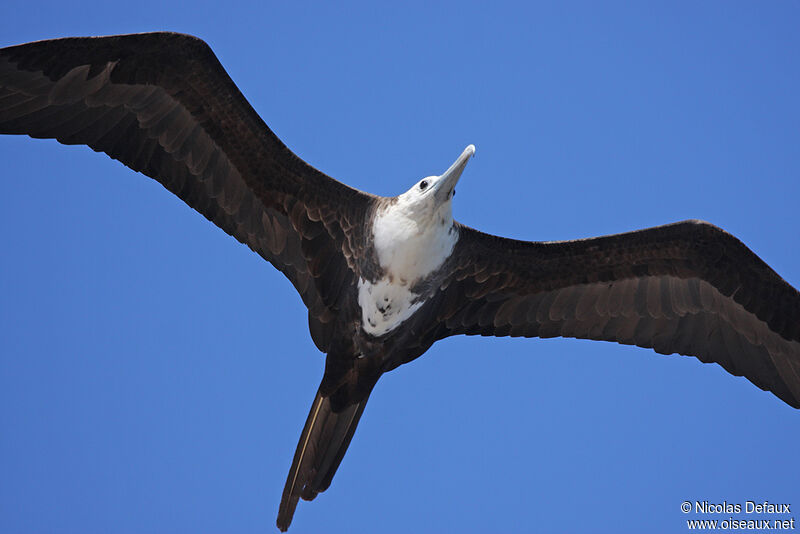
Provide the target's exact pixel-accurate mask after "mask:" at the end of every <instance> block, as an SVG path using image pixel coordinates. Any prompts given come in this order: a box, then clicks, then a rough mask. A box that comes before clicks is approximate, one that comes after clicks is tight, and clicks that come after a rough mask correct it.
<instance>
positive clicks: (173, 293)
mask: <svg viewBox="0 0 800 534" xmlns="http://www.w3.org/2000/svg"><path fill="white" fill-rule="evenodd" d="M287 4H288V3H285V2H280V3H269V2H265V3H257V4H252V5H239V4H235V3H232V2H197V3H193V4H192V7H191V8H190V9H189V10H188V11H187V10H185V9H184V8H181V7H178V6H177V5H176V6H174V7H171V6H162V5H161V2H151V1H147V0H144V1H139V2H136V3H135V5H133V4H128V3H125V4H123V3H115V2H103V3H86V4H84V6H85V7H83V6H82V7H76V6H77V5H78V4H75V3H72V2H55V3H50V2H40V3H30V2H21V1H17V0H11V1H8V0H7V2H6V6H5V8H4V13H5V15H4V17H3V18H2V19H0V45H2V46H6V45H12V44H17V43H21V42H26V41H31V40H37V39H45V38H53V37H63V36H73V35H104V34H114V33H128V32H140V31H153V30H174V31H181V32H186V33H192V34H195V35H198V36H200V37H202V38H203V39H205V40H206V41H207V42H208V43H209V44H210V45H211V46H212V48H213V49H214V50H215V52H216V53H217V55H218V57H219V58H220V60H221V62H222V63H223V65H224V66H225V67H226V68H227V69H228V72H229V73H230V75H231V76H232V78H233V80H234V81H235V82H236V83H237V84H238V85H239V87H240V88H241V90H242V92H243V93H244V95H245V96H246V97H247V98H248V99H249V101H250V102H251V103H252V104H253V106H254V107H255V109H256V110H257V111H258V112H259V113H260V114H261V115H262V116H263V117H264V120H265V121H266V122H267V124H269V125H270V127H271V128H272V129H273V130H274V131H275V132H276V133H277V134H278V136H279V137H281V139H283V140H284V142H285V143H286V144H287V145H288V146H289V147H290V148H291V149H293V150H294V151H295V152H296V153H297V154H298V155H299V156H300V157H302V158H303V159H305V160H306V161H308V162H309V163H311V164H313V165H314V166H316V167H318V168H319V169H321V170H323V171H325V172H326V173H328V174H330V175H331V176H333V177H336V178H337V179H340V180H342V181H345V182H347V183H348V184H351V185H353V186H355V187H358V188H361V189H365V190H368V191H371V192H374V193H378V194H384V195H394V194H397V193H399V192H402V191H404V190H406V189H407V188H408V187H409V186H410V185H411V184H412V183H414V182H415V181H416V180H418V179H419V178H421V177H422V176H425V175H430V174H439V173H440V172H441V171H443V170H444V169H446V168H447V167H448V166H449V164H450V163H451V162H452V161H453V159H455V157H456V156H458V154H459V153H460V152H461V150H462V149H463V148H464V147H465V146H466V145H467V144H469V143H474V144H475V145H476V147H477V155H476V158H475V159H474V160H473V161H471V162H470V163H469V165H468V166H467V169H466V171H465V174H464V176H463V178H462V181H461V183H460V185H459V188H458V193H459V194H458V196H457V198H456V200H455V204H454V212H455V216H456V218H457V219H458V220H460V221H461V222H463V223H465V224H468V225H471V226H474V227H477V228H479V229H481V230H484V231H487V232H491V233H497V234H501V235H506V236H512V237H516V238H522V239H531V240H556V239H570V238H579V237H589V236H594V235H601V234H609V233H615V232H622V231H628V230H634V229H638V228H643V227H648V226H654V225H658V224H664V223H668V222H674V221H678V220H683V219H687V218H700V219H705V220H708V221H711V222H713V223H714V224H717V225H718V226H721V227H722V228H725V229H726V230H728V231H730V232H731V233H733V234H734V235H736V236H738V237H739V238H740V239H742V240H743V241H744V242H745V243H746V244H747V245H748V246H749V247H751V248H752V249H753V250H754V251H755V252H756V253H757V254H759V255H760V256H761V257H762V258H763V259H764V260H765V261H767V262H768V263H769V264H770V265H771V266H772V267H773V268H774V269H775V270H776V271H777V272H778V273H779V274H781V275H782V276H783V277H784V278H785V279H786V280H787V281H789V282H790V283H792V284H793V285H794V286H796V287H797V286H800V254H798V252H797V243H798V237H800V236H799V235H798V234H799V233H800V230H799V229H800V209H798V202H797V199H798V196H799V195H800V180H799V178H800V152H798V146H800V129H798V124H800V105H798V102H799V101H798V95H800V55H798V53H797V51H798V50H800V42H798V41H800V35H799V34H798V32H797V25H798V22H800V7H798V4H797V3H793V2H778V1H776V2H769V3H756V2H750V3H746V2H729V1H725V2H702V3H697V2H663V3H652V2H647V3H644V2H641V3H632V2H631V3H604V4H600V3H597V2H586V3H583V2H570V3H524V4H523V3H518V4H517V3H506V2H489V3H487V2H480V3H477V2H476V3H470V2H457V3H455V2H454V3H439V4H436V5H434V6H429V5H426V4H424V3H404V4H400V3H393V4H392V5H391V6H389V7H385V6H381V7H378V5H377V4H376V3H364V4H357V3H346V2H345V3H342V2H340V3H336V4H335V5H333V3H331V4H325V5H321V4H313V3H302V2H295V3H292V5H291V7H289V6H287ZM0 160H1V161H2V162H3V166H2V171H0V183H2V195H3V200H4V202H3V209H2V210H0V244H2V251H3V252H2V261H1V262H0V292H1V294H2V299H0V339H2V344H1V345H0V347H2V349H0V429H2V430H0V473H2V475H1V476H0V531H2V532H5V533H14V532H20V533H22V532H24V533H35V532H48V533H54V532H59V533H60V532H76V533H77V532H80V533H93V532H119V533H127V532H130V533H142V532H165V533H166V532H209V533H212V532H242V533H243V532H272V531H277V530H274V528H275V527H274V521H275V515H276V512H277V507H278V502H279V499H280V493H281V490H282V488H283V483H284V480H285V476H286V473H287V470H288V468H289V464H290V462H291V458H292V454H293V452H294V448H295V445H296V443H297V439H298V437H299V434H300V431H301V429H302V426H303V423H304V421H305V417H306V415H307V411H308V408H309V406H310V404H311V401H312V399H313V395H314V392H315V391H316V388H317V386H318V384H319V380H320V378H321V375H322V370H323V363H324V358H323V356H322V355H321V354H320V353H319V352H318V351H317V350H316V349H315V348H314V346H313V344H312V342H311V340H310V338H309V335H308V332H307V327H306V319H305V317H306V315H305V310H304V308H303V306H302V303H301V301H300V299H299V297H298V296H297V295H296V293H295V292H294V290H293V288H292V287H291V285H290V284H289V283H288V281H286V280H285V279H284V278H283V277H282V276H281V275H280V274H279V273H278V272H277V271H275V270H274V269H273V268H272V267H271V266H269V265H268V264H266V263H265V262H264V261H263V260H262V259H261V258H259V257H257V256H256V255H254V254H253V253H251V252H250V251H249V250H248V249H247V248H246V247H244V246H241V245H239V244H238V243H237V242H235V240H233V239H232V238H230V237H228V236H227V235H225V234H224V233H223V232H222V231H221V230H219V229H217V228H216V227H214V226H213V225H211V224H210V223H208V222H207V221H206V220H205V219H203V218H202V217H201V216H200V215H198V214H197V213H195V212H194V211H192V210H191V209H189V208H188V207H186V206H185V205H184V204H183V203H181V202H180V201H179V200H178V199H177V198H175V197H173V196H172V195H170V194H169V193H168V192H166V191H165V190H164V189H163V188H162V187H161V186H160V185H159V184H157V183H155V182H154V181H152V180H149V179H147V178H145V177H143V176H142V175H139V174H136V173H133V172H132V171H130V170H128V169H126V168H124V167H123V166H122V165H120V164H119V163H117V162H114V161H112V160H110V159H109V158H107V157H105V156H102V155H98V154H95V153H93V152H92V151H91V150H89V149H86V148H78V147H64V146H61V145H58V144H57V143H55V142H54V141H33V140H31V139H28V138H22V137H2V138H0ZM798 421H799V420H798V413H797V411H795V410H793V409H791V408H789V407H788V406H786V405H784V404H783V403H782V402H781V401H779V400H778V399H777V398H776V397H774V396H773V395H771V394H768V393H764V392H762V391H760V390H758V389H757V388H756V387H755V386H753V385H751V384H750V383H749V382H747V381H746V380H744V379H742V378H736V377H732V376H730V375H728V374H727V373H725V372H724V371H723V370H722V368H720V367H719V366H717V365H703V364H701V363H700V362H698V361H697V360H695V359H694V358H685V357H679V356H661V355H657V354H655V353H653V352H651V351H647V350H644V349H637V348H632V347H626V346H620V345H616V344H609V343H598V342H587V341H576V340H560V339H559V340H536V339H534V340H519V339H514V340H510V339H485V338H463V337H462V338H452V339H448V340H445V341H443V342H439V343H438V344H436V345H435V346H434V347H433V348H432V349H431V350H430V351H429V352H428V353H427V354H425V355H424V356H423V357H422V358H420V359H419V360H417V361H415V362H413V363H411V364H409V365H406V366H403V367H401V368H400V369H398V370H396V371H394V372H392V373H390V374H388V375H386V376H384V377H383V378H382V379H381V382H380V383H379V385H378V386H377V388H376V390H375V392H374V394H373V395H372V397H371V399H370V403H369V406H368V408H367V410H366V412H365V414H364V417H363V419H362V421H361V424H360V426H359V430H358V432H357V433H356V436H355V438H354V440H353V443H352V445H351V447H350V450H349V451H348V454H347V456H346V457H345V460H344V462H343V463H342V466H341V468H340V470H339V472H338V473H337V475H336V478H335V479H334V482H333V485H332V486H331V488H330V489H329V490H328V491H327V492H326V493H324V494H322V495H321V496H320V497H318V499H317V500H316V501H314V502H313V503H305V502H301V503H300V506H299V507H298V511H297V514H296V516H295V521H294V523H293V525H292V529H291V530H290V532H294V533H302V532H331V533H336V532H390V533H391V532H398V533H399V532H409V531H415V532H490V531H491V532H535V531H541V532H548V531H560V532H642V531H671V532H682V531H684V530H685V529H686V526H685V523H684V521H685V520H686V519H687V518H689V519H691V518H696V517H700V516H696V515H691V514H690V515H689V516H687V515H684V514H682V513H681V512H680V503H681V502H682V501H684V500H690V501H695V500H708V501H710V502H722V501H723V500H726V501H727V502H734V503H735V502H738V503H743V502H744V501H746V500H756V501H763V500H768V501H770V502H781V503H782V502H785V503H791V504H792V505H793V508H794V507H800V487H798V484H797V473H798V469H800V457H798V454H797V443H798V438H800V427H799V426H798ZM701 518H702V517H701ZM712 518H713V517H712ZM770 518H771V519H775V518H776V517H775V516H771V517H770ZM784 518H785V517H784ZM723 519H724V518H723Z"/></svg>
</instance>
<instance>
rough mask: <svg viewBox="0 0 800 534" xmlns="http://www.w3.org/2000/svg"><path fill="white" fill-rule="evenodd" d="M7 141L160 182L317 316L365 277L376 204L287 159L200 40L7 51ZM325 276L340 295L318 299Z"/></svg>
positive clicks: (2, 57) (169, 37) (65, 43)
mask: <svg viewBox="0 0 800 534" xmlns="http://www.w3.org/2000/svg"><path fill="white" fill-rule="evenodd" d="M0 133H8V134H27V135H30V136H32V137H38V138H54V139H57V140H58V141H59V142H61V143H64V144H84V145H88V146H90V147H91V148H92V149H94V150H96V151H101V152H105V153H106V154H108V155H109V156H110V157H112V158H114V159H117V160H119V161H121V162H122V163H124V164H125V165H126V166H128V167H130V168H132V169H134V170H136V171H139V172H142V173H143V174H145V175H147V176H150V177H151V178H154V179H155V180H157V181H159V182H160V183H161V184H162V185H164V187H166V188H167V189H169V190H170V191H171V192H173V193H174V194H176V195H177V196H178V197H180V198H181V199H182V200H183V201H184V202H186V203H187V204H188V205H189V206H191V207H192V208H194V209H196V210H197V211H199V212H200V213H201V214H203V215H204V216H205V217H206V218H208V219H209V220H210V221H212V222H213V223H214V224H216V225H217V226H219V227H220V228H221V229H223V230H224V231H225V232H227V233H229V234H230V235H232V236H233V237H235V238H236V239H238V240H239V241H241V242H242V243H245V244H247V245H248V246H249V247H250V248H252V249H253V250H254V251H256V252H257V253H258V254H260V255H261V256H263V257H264V258H265V259H267V260H268V261H270V262H272V264H273V265H275V267H276V268H278V270H280V271H281V272H283V273H284V274H285V275H286V276H287V277H288V278H289V280H290V281H291V282H292V283H293V284H294V286H295V288H296V289H297V290H298V292H300V294H301V296H302V298H303V301H304V302H305V303H306V305H308V306H310V307H312V308H313V309H314V313H323V314H329V313H331V312H333V313H335V311H336V310H337V309H338V307H339V305H340V304H339V303H338V302H337V301H336V299H338V298H341V297H342V293H341V291H340V289H341V286H342V285H343V283H346V282H348V281H351V280H352V277H353V276H355V275H356V274H357V271H358V258H355V257H354V254H353V249H354V247H353V243H358V242H362V241H363V236H362V235H361V234H360V232H361V229H362V228H363V226H364V224H363V222H364V220H365V217H367V215H368V213H369V208H370V206H371V205H372V203H373V199H374V197H372V196H371V195H368V194H366V193H362V192H360V191H357V190H355V189H352V188H349V187H347V186H345V185H343V184H341V183H339V182H337V181H335V180H333V179H331V178H330V177H328V176H326V175H324V174H322V173H321V172H319V171H317V170H316V169H314V168H313V167H311V166H309V165H307V164H306V163H304V162H303V161H301V160H300V159H299V158H298V157H297V156H295V155H294V154H293V153H292V152H291V151H290V150H289V149H288V148H286V147H285V146H284V145H283V143H281V142H280V140H279V139H278V138H277V137H276V136H275V135H274V134H273V133H272V132H271V131H270V130H269V128H268V127H267V126H266V124H264V122H263V121H262V120H261V118H260V117H259V116H258V115H257V114H256V112H255V111H254V110H253V109H252V107H251V106H250V105H249V104H248V102H247V101H246V100H245V98H244V97H243V96H242V94H241V93H240V92H239V90H238V88H237V87H236V86H235V85H234V83H233V82H232V81H231V79H230V78H229V77H228V75H227V73H226V72H225V70H224V69H223V68H222V66H221V65H220V63H219V61H218V60H217V58H216V57H215V56H214V54H213V52H212V51H211V49H210V48H209V47H208V45H206V44H205V43H204V42H203V41H201V40H199V39H197V38H195V37H191V36H188V35H180V34H174V33H149V34H136V35H121V36H111V37H97V38H67V39H55V40H50V41H39V42H35V43H28V44H25V45H19V46H13V47H9V48H4V49H1V50H0ZM319 221H324V224H320V223H319ZM315 254H320V255H321V256H315ZM312 257H313V258H316V263H314V264H313V265H311V266H310V267H309V265H308V260H309V258H312ZM320 257H324V258H325V260H326V262H327V265H328V266H329V267H330V269H325V268H323V266H322V265H321V264H320V261H319V258H320ZM329 273H330V276H332V277H333V278H334V282H335V290H332V291H327V292H322V293H320V289H319V288H321V287H325V286H326V282H327V277H328V276H329ZM323 293H324V294H323Z"/></svg>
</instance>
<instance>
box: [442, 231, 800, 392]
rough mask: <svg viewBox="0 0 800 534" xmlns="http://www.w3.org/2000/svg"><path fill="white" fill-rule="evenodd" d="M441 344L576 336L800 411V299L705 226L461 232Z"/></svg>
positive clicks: (445, 294) (731, 240)
mask: <svg viewBox="0 0 800 534" xmlns="http://www.w3.org/2000/svg"><path fill="white" fill-rule="evenodd" d="M459 229H460V235H461V237H460V239H459V242H458V244H457V246H456V249H455V250H454V252H453V255H452V256H451V260H450V261H451V262H452V263H451V265H450V266H449V270H450V271H451V272H452V275H451V276H450V277H449V280H448V281H447V283H446V284H445V286H444V288H443V289H442V290H441V292H440V294H439V295H437V302H438V304H437V306H436V307H435V308H432V313H437V317H436V319H437V321H436V324H440V326H439V328H440V330H439V331H438V332H437V337H446V336H449V335H455V334H468V335H475V334H480V335H484V336H525V337H556V336H564V337H574V338H585V339H595V340H604V341H616V342H618V343H624V344H629V345H638V346H640V347H647V348H652V349H654V350H655V351H656V352H659V353H662V354H672V353H679V354H685V355H691V356H696V357H697V358H699V359H700V360H701V361H703V362H716V363H718V364H720V365H721V366H722V367H724V368H725V369H726V370H727V371H728V372H730V373H732V374H734V375H737V376H745V377H746V378H747V379H748V380H750V381H751V382H753V383H754V384H755V385H757V386H758V387H760V388H761V389H764V390H768V391H771V392H773V393H774V394H775V395H777V396H778V397H780V398H781V399H782V400H784V401H785V402H786V403H788V404H790V405H791V406H794V407H795V408H800V293H798V292H797V290H795V289H794V288H793V287H792V286H791V285H789V284H788V283H786V282H785V281H784V280H783V279H782V278H781V277H780V276H778V275H777V274H776V273H775V272H774V271H773V270H772V269H770V268H769V266H767V265H766V264H765V263H764V262H763V261H761V259H759V258H758V257H757V256H756V255H755V254H754V253H753V252H751V251H750V250H749V249H748V248H747V247H746V246H745V245H743V244H742V243H741V242H740V241H739V240H738V239H736V238H735V237H733V236H731V235H730V234H728V233H726V232H724V231H722V230H720V229H719V228H717V227H715V226H713V225H711V224H708V223H704V222H700V221H686V222H682V223H676V224H671V225H666V226H660V227H656V228H650V229H647V230H640V231H637V232H630V233H626V234H618V235H612V236H605V237H598V238H593V239H583V240H576V241H563V242H551V243H538V242H527V241H516V240H513V239H505V238H501V237H496V236H491V235H488V234H484V233H481V232H478V231H476V230H473V229H471V228H467V227H464V226H461V227H460V228H459Z"/></svg>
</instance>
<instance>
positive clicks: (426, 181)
mask: <svg viewBox="0 0 800 534" xmlns="http://www.w3.org/2000/svg"><path fill="white" fill-rule="evenodd" d="M426 187H428V180H422V181H421V182H420V183H419V188H420V190H421V191H425V188H426Z"/></svg>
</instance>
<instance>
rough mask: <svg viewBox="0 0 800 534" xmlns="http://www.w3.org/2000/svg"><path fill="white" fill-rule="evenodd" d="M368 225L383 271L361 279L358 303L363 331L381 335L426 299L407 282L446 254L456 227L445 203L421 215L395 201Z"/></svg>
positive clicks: (431, 268) (422, 275)
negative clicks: (374, 278) (379, 275)
mask: <svg viewBox="0 0 800 534" xmlns="http://www.w3.org/2000/svg"><path fill="white" fill-rule="evenodd" d="M420 219H421V220H422V222H420ZM372 231H373V244H374V247H375V252H376V254H377V256H378V262H379V263H380V266H381V269H382V270H383V272H384V276H383V277H382V278H381V279H379V280H377V281H375V282H370V281H368V280H364V279H361V280H360V281H359V284H358V304H359V305H360V306H361V314H362V328H363V329H364V331H365V332H367V333H369V334H371V335H373V336H381V335H383V334H386V333H388V332H390V331H392V330H394V329H395V328H397V327H398V326H400V324H402V323H403V321H405V320H406V319H408V318H409V317H411V316H412V315H413V314H414V312H415V311H417V309H419V307H420V306H422V304H424V299H423V297H424V295H418V294H416V293H414V292H413V291H411V288H412V287H413V286H414V285H415V284H416V283H417V282H419V281H420V280H421V279H423V278H425V277H426V276H428V275H430V274H431V273H432V272H434V271H435V270H436V269H438V268H439V267H441V265H442V264H443V263H444V261H445V260H446V259H447V258H448V257H450V254H451V253H452V252H453V247H455V244H456V242H457V241H458V231H457V230H456V228H455V226H454V225H453V218H452V214H451V212H450V205H449V203H447V205H446V206H443V207H442V208H441V209H440V210H439V211H438V212H436V213H432V214H430V215H429V216H428V217H422V218H420V217H419V215H418V214H414V213H409V212H408V211H407V210H404V209H403V206H395V207H393V209H387V210H386V211H384V212H382V213H380V214H378V215H377V216H376V217H375V220H374V223H373V228H372Z"/></svg>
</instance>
